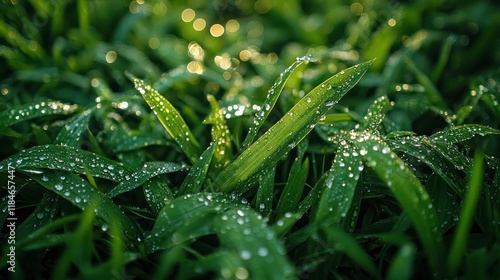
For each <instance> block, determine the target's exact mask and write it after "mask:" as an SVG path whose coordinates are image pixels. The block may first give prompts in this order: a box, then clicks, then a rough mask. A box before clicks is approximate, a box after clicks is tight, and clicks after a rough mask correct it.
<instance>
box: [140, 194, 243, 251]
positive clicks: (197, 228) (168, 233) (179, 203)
mask: <svg viewBox="0 0 500 280" xmlns="http://www.w3.org/2000/svg"><path fill="white" fill-rule="evenodd" d="M239 205H242V201H241V199H239V198H238V197H236V196H230V195H227V194H222V193H197V194H195V195H191V194H186V195H184V196H181V197H178V198H176V199H173V200H171V201H169V202H167V205H165V207H164V208H163V209H162V210H161V212H160V214H159V215H158V218H157V219H156V222H155V224H154V226H153V229H152V230H151V234H150V235H149V236H148V237H147V238H146V250H147V251H148V252H150V253H152V252H155V251H157V250H160V249H167V248H170V247H171V246H173V245H177V244H180V243H182V242H184V241H187V240H190V239H193V238H197V237H199V236H203V235H206V234H209V233H211V232H213V230H212V221H213V219H214V218H215V217H216V216H218V215H219V214H221V213H223V212H224V211H226V210H227V209H229V208H232V207H236V206H239Z"/></svg>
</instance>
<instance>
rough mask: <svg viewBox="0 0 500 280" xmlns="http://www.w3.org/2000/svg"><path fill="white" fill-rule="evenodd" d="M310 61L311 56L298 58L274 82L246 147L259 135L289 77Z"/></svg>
mask: <svg viewBox="0 0 500 280" xmlns="http://www.w3.org/2000/svg"><path fill="white" fill-rule="evenodd" d="M309 61H311V57H310V56H304V57H301V58H297V60H296V61H295V62H294V63H293V64H292V65H290V67H288V68H287V69H286V70H285V71H283V72H282V73H281V74H280V76H279V77H278V79H277V80H276V81H275V82H274V84H273V86H272V87H271V89H269V92H268V94H267V97H266V100H265V101H264V105H263V108H261V109H260V111H258V112H257V113H256V115H255V119H254V121H253V123H252V124H251V126H250V128H249V130H248V135H247V137H246V138H245V140H244V141H243V148H244V149H245V148H247V147H248V146H250V144H252V142H253V140H254V139H255V137H256V136H257V133H258V132H259V129H260V127H261V126H262V124H263V123H264V121H265V120H266V118H267V117H268V116H269V114H270V113H271V110H272V109H273V108H274V105H275V104H276V101H277V100H278V97H279V96H280V94H281V92H282V91H283V88H284V87H285V84H286V81H288V78H290V76H291V75H292V74H293V72H294V70H295V69H297V68H298V67H299V66H300V65H302V63H304V62H305V63H308V62H309Z"/></svg>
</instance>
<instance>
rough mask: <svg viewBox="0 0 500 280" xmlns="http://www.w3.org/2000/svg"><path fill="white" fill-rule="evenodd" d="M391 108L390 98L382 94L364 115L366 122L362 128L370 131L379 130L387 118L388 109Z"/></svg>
mask: <svg viewBox="0 0 500 280" xmlns="http://www.w3.org/2000/svg"><path fill="white" fill-rule="evenodd" d="M389 109H391V103H390V102H389V98H388V97H387V96H385V95H382V96H380V97H379V98H377V100H375V102H373V103H372V105H371V106H370V108H368V111H367V113H366V115H365V117H364V123H363V127H362V130H367V131H369V132H372V133H373V132H375V131H377V128H378V126H379V125H380V124H381V123H382V120H383V119H384V118H385V114H386V113H387V111H389Z"/></svg>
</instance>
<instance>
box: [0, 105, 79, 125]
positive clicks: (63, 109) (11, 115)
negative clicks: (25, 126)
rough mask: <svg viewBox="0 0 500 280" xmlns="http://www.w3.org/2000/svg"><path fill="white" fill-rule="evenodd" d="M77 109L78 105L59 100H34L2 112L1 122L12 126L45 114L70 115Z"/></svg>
mask: <svg viewBox="0 0 500 280" xmlns="http://www.w3.org/2000/svg"><path fill="white" fill-rule="evenodd" d="M77 109H78V106H77V105H71V104H65V103H62V102H59V101H41V102H33V103H28V104H23V105H19V106H16V107H14V108H11V109H8V110H5V111H3V112H0V122H1V123H2V125H3V126H10V125H13V124H16V123H20V122H23V121H27V120H31V119H34V118H39V117H43V116H50V115H69V114H71V113H73V112H74V111H75V110H77Z"/></svg>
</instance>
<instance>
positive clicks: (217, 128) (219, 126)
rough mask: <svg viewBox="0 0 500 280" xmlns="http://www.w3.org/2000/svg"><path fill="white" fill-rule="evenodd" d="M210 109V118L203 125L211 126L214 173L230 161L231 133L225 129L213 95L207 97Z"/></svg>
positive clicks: (225, 126)
mask: <svg viewBox="0 0 500 280" xmlns="http://www.w3.org/2000/svg"><path fill="white" fill-rule="evenodd" d="M207 99H208V102H209V103H210V108H211V109H212V117H211V118H210V119H209V120H208V121H205V122H204V123H210V124H212V141H214V156H213V165H214V168H215V173H216V174H217V173H218V171H219V170H220V169H221V168H223V167H224V166H226V165H227V164H228V163H229V161H231V158H232V154H233V150H232V148H231V132H230V131H229V128H228V127H227V124H226V121H225V120H224V116H222V114H221V112H220V108H219V105H218V104H217V100H215V97H214V96H213V95H208V96H207Z"/></svg>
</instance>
